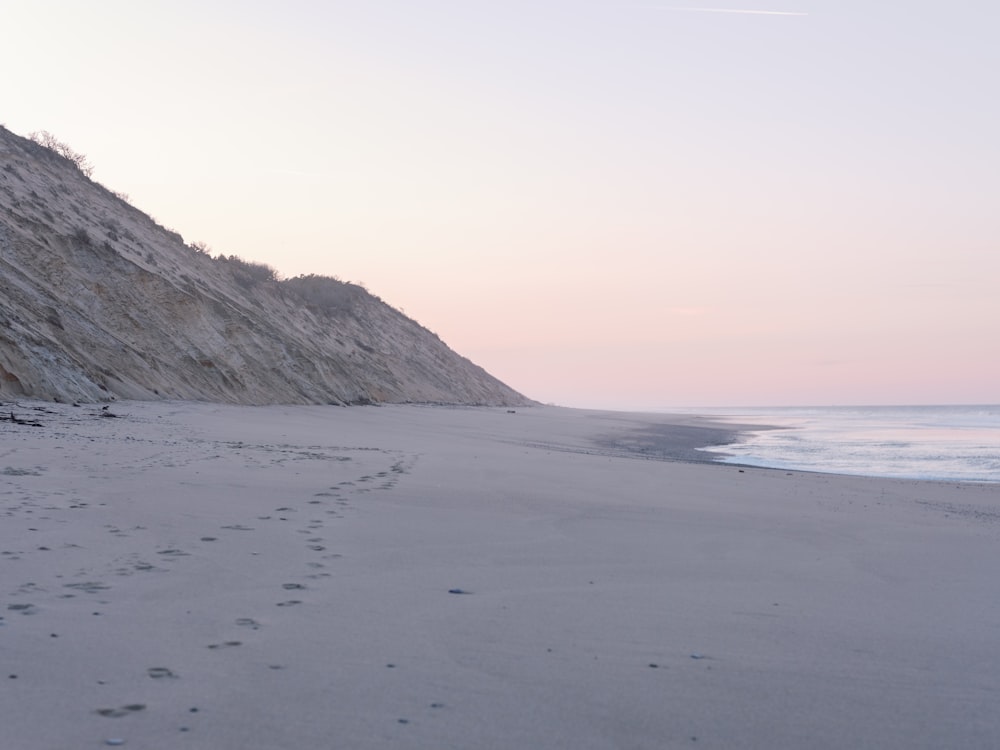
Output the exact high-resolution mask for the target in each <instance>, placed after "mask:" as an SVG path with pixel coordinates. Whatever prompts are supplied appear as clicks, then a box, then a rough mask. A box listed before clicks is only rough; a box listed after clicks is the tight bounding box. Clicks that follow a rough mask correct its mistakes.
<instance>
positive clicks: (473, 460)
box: [0, 402, 1000, 750]
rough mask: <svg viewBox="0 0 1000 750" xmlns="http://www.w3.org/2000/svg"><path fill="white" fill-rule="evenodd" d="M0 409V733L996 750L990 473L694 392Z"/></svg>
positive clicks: (305, 741)
mask: <svg viewBox="0 0 1000 750" xmlns="http://www.w3.org/2000/svg"><path fill="white" fill-rule="evenodd" d="M3 411H6V412H11V411H13V413H14V415H15V416H16V417H17V418H19V419H21V420H23V421H37V422H39V423H40V426H35V425H31V424H18V423H16V422H13V421H10V420H6V421H2V422H0V519H2V522H0V595H2V602H0V659H2V667H0V717H2V720H0V747H3V748H11V749H12V750H14V749H17V750H55V749H56V748H68V747H73V748H89V747H92V748H97V747H105V746H108V744H112V745H122V746H124V747H127V748H134V749H135V750H164V749H166V748H184V749H188V748H190V749H191V750H237V749H239V750H256V749H257V748H260V749H261V750H263V749H264V748H267V749H268V750H284V749H286V748H287V749H289V750H291V749H292V748H295V749H302V748H347V749H355V748H356V749H359V750H361V749H367V748H372V749H374V748H435V749H441V748H454V749H455V750H459V749H466V748H496V749H498V750H500V749H504V750H505V749H507V748H510V749H511V750H513V749H515V748H517V749H518V750H524V749H526V748H533V749H535V750H539V749H545V750H548V749H554V748H565V749H566V750H587V749H594V750H599V749H600V750H605V749H607V748H623V749H625V748H628V749H630V750H633V749H638V748H642V749H645V748H650V749H652V748H674V747H691V748H725V749H727V750H731V749H733V748H880V749H885V748H900V749H902V748H906V749H907V750H912V749H913V748H942V747H966V748H974V747H975V748H980V747H982V748H985V747H996V746H998V745H1000V710H998V705H1000V703H998V696H1000V584H998V583H997V549H998V543H1000V486H998V485H975V484H966V485H957V484H948V483H931V482H917V481H904V480H877V479H866V478H851V477H839V476H831V475H822V474H807V473H792V472H786V471H776V470H766V469H753V468H739V467H734V466H723V465H715V464H708V463H694V462H691V461H690V459H693V458H697V457H698V454H697V452H695V451H694V450H693V449H694V448H695V447H697V445H698V444H704V443H706V442H712V441H717V440H724V439H726V438H727V437H728V436H727V435H726V434H724V433H725V431H724V430H722V429H721V428H718V429H716V428H713V427H712V425H711V424H710V423H706V422H702V421H700V420H698V419H696V418H693V417H683V418H681V417H678V418H676V419H672V418H670V417H666V416H664V415H639V414H624V413H609V412H590V411H582V410H568V409H561V408H556V407H531V408H518V409H516V410H513V411H510V410H507V409H503V408H500V409H487V408H479V409H475V408H446V407H421V406H385V407H354V408H338V407H306V406H296V407H256V408H251V407H231V406H220V405H214V404H196V403H188V402H148V403H147V402H127V403H115V404H113V405H111V406H110V407H109V409H108V410H107V411H108V412H110V413H112V414H114V415H117V416H116V417H115V418H111V417H107V416H104V412H102V410H101V408H100V407H99V406H94V405H84V406H81V407H73V406H71V405H68V404H40V403H33V402H20V403H19V404H18V405H16V406H11V405H9V404H8V405H5V406H4V408H3ZM731 429H732V428H730V427H726V428H725V430H731ZM679 459H689V460H679Z"/></svg>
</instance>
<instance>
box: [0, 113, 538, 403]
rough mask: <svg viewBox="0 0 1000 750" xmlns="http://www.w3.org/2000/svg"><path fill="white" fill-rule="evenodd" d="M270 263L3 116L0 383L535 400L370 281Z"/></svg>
mask: <svg viewBox="0 0 1000 750" xmlns="http://www.w3.org/2000/svg"><path fill="white" fill-rule="evenodd" d="M266 270H267V269H266V268H264V267H261V266H257V265H255V264H248V263H245V262H241V261H239V260H237V259H230V260H224V259H223V260H220V259H213V258H211V257H210V256H209V255H207V254H206V253H204V252H199V251H198V250H197V249H195V248H193V247H189V246H188V245H186V244H185V243H184V241H183V239H182V238H181V236H180V235H178V234H177V233H175V232H172V231H170V230H168V229H165V228H164V227H162V226H160V225H159V224H157V223H156V222H155V221H154V220H153V219H152V218H150V217H149V216H147V215H146V214H144V213H142V212H141V211H139V210H138V209H136V208H134V207H133V206H131V205H129V203H127V202H126V201H124V200H122V199H121V198H119V197H118V196H117V195H115V194H114V193H112V192H110V191H109V190H107V189H105V188H104V187H102V186H101V185H99V184H97V183H96V182H93V181H91V180H90V179H89V178H88V177H87V176H86V175H85V174H83V172H81V171H80V169H79V168H78V167H77V165H76V164H75V163H74V162H73V161H71V160H69V159H66V158H64V157H62V156H60V155H59V154H57V153H55V152H54V151H52V150H50V149H48V148H45V147H43V146H40V145H39V144H37V143H35V142H33V141H31V140H28V139H25V138H21V137H19V136H17V135H15V134H13V133H11V132H10V131H8V130H6V129H4V128H2V127H0V399H2V398H16V397H19V396H20V397H32V398H40V399H55V400H61V401H107V400H110V399H112V398H126V399H139V400H150V399H168V398H170V399H188V400H206V401H220V402H228V403H239V404H267V403H324V404H325V403H335V404H357V403H379V402H425V403H453V404H479V405H508V406H510V405H518V404H526V403H530V401H529V400H528V399H527V398H525V397H524V396H522V395H521V394H519V393H517V392H516V391H514V390H512V389H511V388H509V387H508V386H506V385H504V384H503V383H501V382H500V381H499V380H497V379H496V378H494V377H492V376H491V375H489V374H488V373H487V372H486V371H485V370H483V369H482V368H481V367H478V366H477V365H475V364H473V363H472V362H470V361H469V360H467V359H465V358H464V357H461V356H459V355H458V354H456V353H455V352H454V351H452V350H451V349H449V348H448V347H447V346H446V345H445V344H444V342H442V341H441V340H440V339H439V338H438V337H437V336H436V335H435V334H433V333H431V332H430V331H428V330H427V329H426V328H424V327H423V326H421V325H419V324H418V323H416V322H415V321H413V320H411V319H410V318H408V317H406V316H405V315H403V314H402V313H400V312H399V311H398V310H396V309H394V308H392V307H390V306H389V305H387V304H385V303H384V302H382V301H381V300H380V299H378V298H377V297H375V296H373V295H371V294H369V293H368V292H366V291H365V290H364V289H363V288H361V287H359V286H356V285H354V284H346V283H342V282H339V281H335V280H333V279H320V278H314V277H307V278H306V279H290V280H287V281H283V282H279V281H276V280H275V279H273V278H270V277H269V276H268V274H267V273H263V274H262V273H260V272H261V271H266Z"/></svg>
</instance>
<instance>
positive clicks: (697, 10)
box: [647, 6, 809, 16]
mask: <svg viewBox="0 0 1000 750" xmlns="http://www.w3.org/2000/svg"><path fill="white" fill-rule="evenodd" d="M647 7H653V6H647ZM660 7H662V6H660ZM663 10H684V11H688V12H691V13H745V14H749V15H755V16H808V15H809V14H808V13H799V12H796V11H790V10H743V9H741V8H675V7H663Z"/></svg>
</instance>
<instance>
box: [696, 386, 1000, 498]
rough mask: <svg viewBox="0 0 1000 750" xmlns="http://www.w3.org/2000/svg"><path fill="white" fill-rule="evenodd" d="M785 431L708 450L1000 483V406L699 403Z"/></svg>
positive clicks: (824, 468) (746, 458) (804, 464)
mask: <svg viewBox="0 0 1000 750" xmlns="http://www.w3.org/2000/svg"><path fill="white" fill-rule="evenodd" d="M684 411H691V412H697V413H699V414H704V415H705V416H710V417H713V418H716V419H719V420H720V421H722V422H726V423H730V422H732V423H739V422H742V423H750V424H759V425H770V426H773V427H777V428H779V429H768V430H760V431H753V432H749V433H746V434H744V438H745V440H744V442H740V443H734V444H730V445H723V446H716V447H712V448H706V449H704V450H706V451H707V452H710V453H714V454H716V455H717V456H718V460H719V461H722V462H725V463H734V464H744V465H749V466H765V467H771V468H779V469H799V470H803V471H819V472H828V473H834V474H856V475H862V476H875V477H900V478H909V479H929V480H938V481H959V482H1000V406H997V405H991V406H870V407H869V406H865V407H816V408H812V407H787V408H747V409H699V410H694V409H692V410H684Z"/></svg>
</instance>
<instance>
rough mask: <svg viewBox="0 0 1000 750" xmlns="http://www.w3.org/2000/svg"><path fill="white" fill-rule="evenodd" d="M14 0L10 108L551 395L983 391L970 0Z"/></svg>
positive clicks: (239, 249) (985, 342)
mask: <svg viewBox="0 0 1000 750" xmlns="http://www.w3.org/2000/svg"><path fill="white" fill-rule="evenodd" d="M678 8H691V9H693V10H680V9H678ZM699 10H704V11H709V10H711V11H712V12H698V11H699ZM736 10H739V11H768V12H767V13H763V12H755V13H750V12H740V13H736V12H725V11H736ZM959 10H960V11H961V12H959ZM720 11H721V12H720ZM5 13H6V18H5V26H6V27H8V28H12V29H13V28H18V29H24V30H26V31H25V33H22V34H15V35H12V36H11V38H10V39H8V40H6V41H5V43H4V45H3V47H2V48H0V63H2V64H3V65H4V69H5V70H8V71H10V70H16V71H18V73H17V75H16V76H8V77H7V80H6V83H5V84H4V97H3V101H4V105H5V106H4V111H3V113H2V114H0V122H3V123H5V124H6V126H7V127H9V128H11V129H12V130H14V131H15V132H18V133H21V134H26V133H28V132H29V131H32V130H39V129H46V130H49V131H52V132H53V133H55V134H56V135H57V136H59V137H60V138H62V139H64V140H66V141H67V142H69V143H70V144H71V145H72V146H73V147H74V148H76V149H77V150H79V151H82V152H83V153H85V154H87V155H88V156H89V157H90V159H91V161H92V162H93V163H94V165H95V168H96V169H95V173H94V177H95V178H96V179H97V180H99V181H100V182H102V183H103V184H105V185H107V186H108V187H110V188H112V189H114V190H118V191H124V192H126V193H128V194H130V195H131V197H132V200H133V202H134V203H135V205H137V206H138V207H139V208H141V209H143V210H145V211H147V212H149V213H151V214H152V215H153V216H155V217H156V218H157V219H158V220H160V221H161V222H162V223H164V224H166V225H167V226H170V227H172V228H174V229H176V230H178V231H180V232H181V233H182V234H183V235H184V237H185V238H186V239H187V240H188V241H190V242H194V241H201V242H206V243H208V244H209V245H210V246H211V247H212V248H213V250H214V251H216V252H223V253H226V254H238V255H241V256H243V257H245V258H249V259H253V260H257V261H263V262H266V263H269V264H271V265H273V266H274V267H275V268H277V269H278V270H279V271H280V272H281V273H283V274H284V275H289V276H290V275H296V274H299V273H323V274H329V275H336V276H339V277H340V278H343V279H345V280H352V281H360V282H364V283H365V284H366V286H367V287H368V288H369V289H370V290H371V291H373V292H374V293H376V294H378V295H379V296H380V297H382V298H383V299H385V300H386V301H387V302H389V303H391V304H393V305H395V306H397V307H399V308H402V309H403V310H404V311H405V312H407V313H408V314H409V315H411V316H412V317H414V318H416V319H417V320H419V321H420V322H421V323H423V324H424V325H426V326H427V327H428V328H430V329H432V330H433V331H435V332H436V333H438V334H439V335H440V336H441V337H442V338H443V339H444V340H445V341H446V342H448V343H449V344H450V345H451V346H452V347H453V348H455V349H456V350H458V351H459V352H461V353H462V354H464V355H466V356H468V357H469V358H471V359H473V360H474V361H476V362H478V363H479V364H482V365H483V366H484V367H486V368H487V369H488V370H490V371H491V372H493V373H494V374H495V375H497V376H498V377H500V378H502V379H504V380H505V381H506V382H508V383H509V384H510V385H512V386H514V387H515V388H517V389H519V390H521V391H523V392H525V393H526V394H528V395H530V396H532V397H534V398H537V399H539V400H542V401H546V402H555V403H560V404H567V405H573V406H601V407H617V408H654V407H669V406H712V405H781V404H852V403H969V402H990V403H996V402H1000V344H998V342H1000V331H998V328H1000V294H997V293H996V285H997V282H996V280H997V279H998V278H1000V252H998V249H1000V248H998V238H1000V212H998V211H997V208H996V207H997V205H998V204H1000V148H998V146H997V139H996V133H998V132H1000V104H998V103H997V100H996V97H993V96H990V95H989V92H991V91H993V90H994V89H995V88H996V82H995V75H996V73H995V72H996V71H997V70H1000V48H998V47H997V45H996V44H995V39H994V38H993V30H995V29H996V28H997V23H998V22H1000V9H998V6H997V5H996V4H995V3H993V2H989V1H988V0H979V1H977V0H971V1H969V2H963V3H962V4H961V8H960V9H959V8H958V7H957V6H956V7H954V8H953V6H947V5H941V4H930V3H914V2H912V1H907V2H904V1H903V0H885V2H880V3H878V4H877V6H876V7H873V4H872V3H870V2H860V1H854V0H846V1H843V2H836V3H834V2H822V1H821V0H782V1H781V2H767V3H761V2H757V3H750V2H733V3H728V4H720V3H718V2H711V3H708V2H705V3H697V2H683V3H655V2H653V3H645V2H644V3H636V4H626V3H607V2H596V0H595V1H593V2H587V1H585V0H584V1H579V2H569V1H568V0H566V1H565V2H560V1H553V2H545V1H544V0H543V1H542V2H532V3H528V2H518V1H516V0H515V1H514V2H509V3H486V2H458V0H427V1H426V2H402V1H401V0H399V1H397V0H384V1H380V0H371V1H366V2H361V0H348V1H344V2H324V3H319V2H289V3H285V4H282V5H280V6H278V5H274V4H265V3H256V2H252V3H236V2H218V3H213V4H211V7H210V8H208V9H206V7H205V6H204V4H202V3H195V2H189V1H186V0H178V1H176V2H170V3H167V2H163V1H161V0H151V1H150V2H146V3H142V4H136V3H126V2H118V1H113V2H102V1H101V0H95V2H92V3H87V4H86V5H83V4H78V3H71V2H69V1H68V0H66V1H65V2H48V1H46V0H39V1H38V2H34V3H22V4H20V5H19V6H17V7H14V8H11V9H8V10H7V11H6V12H5ZM45 19H58V22H57V23H56V22H53V23H48V22H46V21H45ZM31 30H37V33H36V32H35V31H31Z"/></svg>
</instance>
